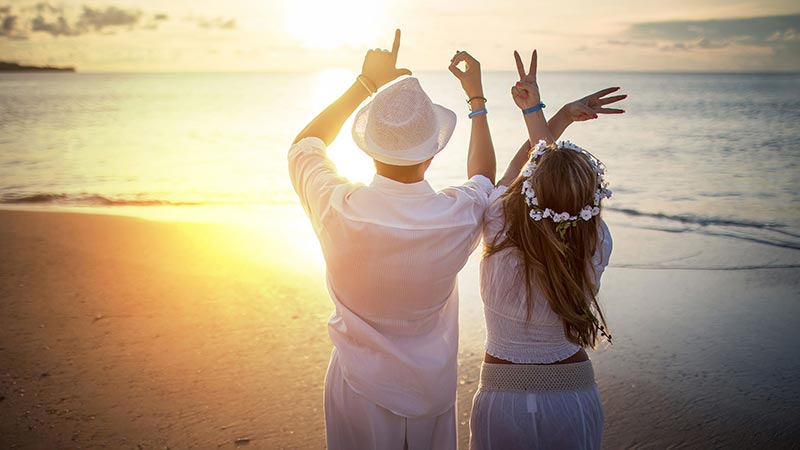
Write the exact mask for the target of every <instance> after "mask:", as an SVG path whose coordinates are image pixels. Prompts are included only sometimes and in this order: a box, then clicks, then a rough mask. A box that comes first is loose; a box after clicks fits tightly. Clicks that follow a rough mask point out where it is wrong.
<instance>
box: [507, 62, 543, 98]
mask: <svg viewBox="0 0 800 450" xmlns="http://www.w3.org/2000/svg"><path fill="white" fill-rule="evenodd" d="M514 60H515V61H516V63H517V72H519V81H518V82H517V84H516V85H515V86H514V87H512V88H511V96H512V97H513V98H514V103H516V104H517V106H518V107H519V108H520V109H528V108H531V107H533V106H536V105H538V104H539V103H541V101H542V99H541V96H540V94H539V85H538V84H536V66H537V57H536V50H534V51H533V53H531V64H530V68H529V69H528V73H527V74H526V73H525V66H523V64H522V58H520V56H519V53H518V52H517V51H514Z"/></svg>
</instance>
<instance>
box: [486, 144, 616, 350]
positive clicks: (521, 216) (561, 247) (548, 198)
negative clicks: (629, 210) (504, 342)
mask: <svg viewBox="0 0 800 450" xmlns="http://www.w3.org/2000/svg"><path fill="white" fill-rule="evenodd" d="M536 164H537V167H536V169H535V170H534V172H533V174H532V175H531V177H530V179H531V182H532V183H533V189H534V191H535V192H536V198H537V199H538V201H539V206H540V207H541V208H542V209H544V208H550V209H552V210H554V211H556V212H569V213H570V215H578V213H579V212H580V210H581V208H582V207H584V206H586V205H591V204H592V202H593V200H594V192H595V189H596V188H597V174H596V173H595V170H594V168H593V167H592V165H591V164H590V163H589V160H588V159H587V156H586V155H585V154H583V153H579V152H576V151H573V150H570V149H564V148H558V147H557V146H550V147H548V148H547V150H546V151H545V152H544V154H543V155H541V156H540V157H539V158H538V159H537V162H536ZM524 181H525V177H523V176H519V177H517V179H516V180H514V182H513V183H511V186H509V188H508V190H507V191H506V192H505V193H504V194H503V196H502V197H501V201H502V202H503V214H504V216H505V225H504V228H503V231H502V232H500V233H499V234H498V235H497V236H495V238H494V239H493V242H488V243H487V245H486V250H485V256H486V257H488V256H491V255H493V254H495V253H497V252H499V251H501V250H504V249H508V248H512V249H516V250H517V251H518V253H519V255H520V257H521V258H522V260H523V261H524V271H525V273H524V276H525V278H524V279H525V285H526V294H527V295H526V301H527V312H528V314H527V318H528V320H530V315H531V311H532V310H533V296H532V295H531V290H532V286H533V284H532V283H533V280H536V284H537V285H538V286H539V288H540V289H541V292H542V293H543V294H544V296H545V297H546V298H547V302H548V304H549V305H550V308H551V309H552V310H553V311H554V312H555V313H556V314H558V316H559V317H561V320H562V322H563V324H564V334H565V335H566V337H567V339H568V340H569V341H570V342H573V343H575V344H577V345H580V346H582V347H591V348H594V347H595V346H596V344H597V342H598V333H601V334H605V332H604V331H605V330H606V329H607V325H606V321H605V317H604V316H603V313H602V311H601V310H600V306H599V305H598V303H597V286H596V285H595V281H594V279H595V272H594V270H595V269H594V265H593V264H592V256H593V255H594V252H595V250H597V244H598V239H599V236H598V232H599V227H600V216H599V215H597V216H594V217H592V218H591V219H590V220H588V221H584V220H580V221H579V223H578V224H577V226H574V227H568V228H567V230H566V232H565V233H564V235H563V238H562V236H561V235H560V234H559V232H558V231H557V230H556V225H557V224H556V223H555V222H553V221H552V220H550V219H549V218H545V219H542V220H540V221H534V220H533V219H532V218H531V217H530V216H529V211H530V208H529V206H528V205H527V204H526V203H525V196H524V195H523V194H521V192H522V183H523V182H524Z"/></svg>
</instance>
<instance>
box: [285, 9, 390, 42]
mask: <svg viewBox="0 0 800 450" xmlns="http://www.w3.org/2000/svg"><path fill="white" fill-rule="evenodd" d="M284 8H285V9H284V28H285V29H286V31H287V32H288V33H289V34H290V35H291V36H292V37H294V38H295V39H297V40H298V41H299V42H300V43H301V44H302V45H303V46H304V47H306V48H319V49H333V48H339V47H363V46H365V45H367V44H369V43H371V42H375V41H376V39H377V37H378V36H379V32H380V30H381V29H382V26H383V22H384V19H385V16H386V9H385V3H384V2H383V1H381V0H335V1H334V0H285V3H284Z"/></svg>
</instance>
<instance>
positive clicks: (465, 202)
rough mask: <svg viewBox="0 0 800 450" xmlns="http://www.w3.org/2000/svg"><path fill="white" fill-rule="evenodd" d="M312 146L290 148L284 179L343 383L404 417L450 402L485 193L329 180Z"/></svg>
mask: <svg viewBox="0 0 800 450" xmlns="http://www.w3.org/2000/svg"><path fill="white" fill-rule="evenodd" d="M325 151H326V146H325V143H324V142H322V140H320V139H318V138H305V139H303V140H301V141H299V142H298V143H297V144H295V145H293V146H292V148H291V149H290V150H289V174H290V177H291V180H292V184H293V185H294V189H295V191H296V192H297V194H298V196H299V198H300V202H301V204H302V205H303V208H304V209H305V211H306V213H307V214H308V217H309V219H310V220H311V223H312V225H313V227H314V230H315V232H316V234H317V237H318V238H319V241H320V245H321V247H322V252H323V254H324V256H325V262H326V265H327V273H326V278H327V286H328V291H329V292H330V296H331V299H332V300H333V303H334V305H335V308H336V309H335V311H334V312H333V314H332V315H331V317H330V319H329V321H328V333H329V335H330V338H331V341H332V342H333V344H334V346H335V348H336V350H335V351H336V352H337V357H338V359H339V361H340V363H341V366H342V371H343V375H344V378H345V381H346V382H347V383H348V385H350V387H351V388H352V389H353V390H354V391H356V392H357V393H359V394H361V395H362V396H364V397H366V398H367V399H369V400H370V401H372V402H374V403H376V404H378V405H380V406H382V407H384V408H386V409H388V410H390V411H392V412H393V413H395V414H398V415H400V416H405V417H433V416H437V415H439V414H442V413H443V412H445V411H447V410H448V409H449V408H451V407H452V406H453V404H454V403H455V396H456V379H457V354H458V289H457V274H458V272H459V271H460V270H461V269H462V268H463V267H464V265H465V264H466V262H467V259H468V258H469V255H470V254H471V253H472V252H473V251H474V250H475V248H476V247H477V245H478V243H479V241H480V237H481V225H482V221H483V213H484V210H485V209H486V207H487V206H488V204H489V195H490V193H491V192H492V190H493V189H494V186H493V185H492V182H491V181H489V179H488V178H486V177H484V176H481V175H476V176H474V177H472V178H471V179H470V180H469V181H467V182H466V183H464V184H463V185H460V186H453V187H448V188H445V189H442V190H440V191H438V192H437V191H435V190H434V189H433V188H431V186H430V184H428V182H427V181H420V182H417V183H411V184H406V183H400V182H397V181H394V180H391V179H389V178H385V177H382V176H380V175H377V174H376V175H375V177H374V179H373V180H372V183H370V184H369V185H363V184H359V183H351V182H349V181H348V180H347V179H345V178H343V177H339V176H338V175H337V174H336V168H335V166H334V165H333V163H332V162H331V160H330V159H328V157H327V156H326V153H325Z"/></svg>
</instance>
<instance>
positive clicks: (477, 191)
mask: <svg viewBox="0 0 800 450" xmlns="http://www.w3.org/2000/svg"><path fill="white" fill-rule="evenodd" d="M462 187H463V188H464V191H465V192H466V193H467V195H469V196H470V198H472V199H473V200H474V201H475V202H476V203H477V204H478V205H479V206H480V207H481V209H482V210H483V209H485V208H486V207H487V206H489V195H490V194H491V193H492V191H493V190H494V184H492V182H491V180H489V179H488V178H486V177H485V176H483V175H473V176H472V178H470V179H469V180H467V182H466V183H464V184H463V185H462Z"/></svg>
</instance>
